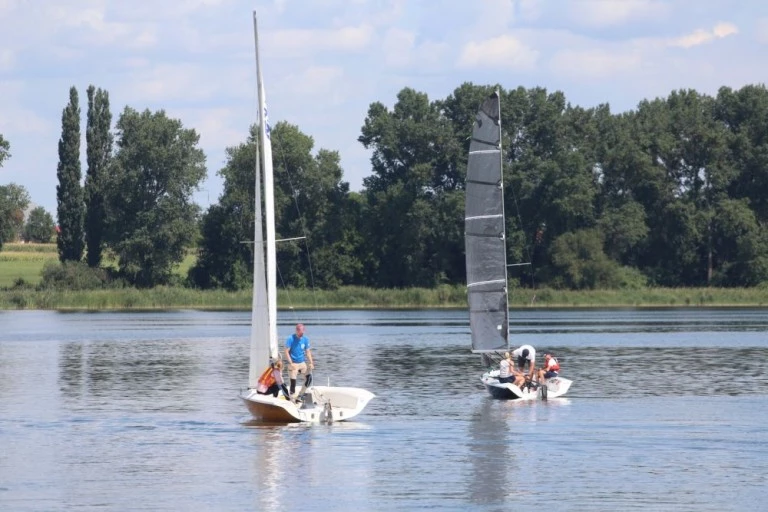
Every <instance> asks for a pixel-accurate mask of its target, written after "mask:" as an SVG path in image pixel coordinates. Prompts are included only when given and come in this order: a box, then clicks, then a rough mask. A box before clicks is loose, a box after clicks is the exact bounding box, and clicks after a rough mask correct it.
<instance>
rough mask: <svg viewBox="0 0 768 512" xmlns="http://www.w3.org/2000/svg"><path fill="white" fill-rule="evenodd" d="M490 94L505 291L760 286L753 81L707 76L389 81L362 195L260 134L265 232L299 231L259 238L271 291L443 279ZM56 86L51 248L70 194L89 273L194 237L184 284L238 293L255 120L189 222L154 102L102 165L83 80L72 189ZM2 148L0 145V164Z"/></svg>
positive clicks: (1, 225) (162, 277) (188, 134)
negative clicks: (525, 82) (616, 89)
mask: <svg viewBox="0 0 768 512" xmlns="http://www.w3.org/2000/svg"><path fill="white" fill-rule="evenodd" d="M495 88H498V89H499V91H500V94H501V99H502V103H501V104H502V128H503V134H502V147H503V149H504V180H505V200H506V202H505V204H506V215H507V219H506V221H507V233H506V235H507V240H508V244H507V247H508V255H507V256H508V257H507V259H508V262H509V263H510V264H514V263H530V265H522V266H513V267H510V269H511V270H510V284H511V285H512V286H536V287H540V286H548V287H550V288H560V289H583V290H588V289H595V288H639V287H645V286H666V287H697V286H705V285H709V286H728V287H744V286H756V285H761V284H762V285H766V283H768V231H767V230H766V227H765V226H766V223H767V222H768V90H766V87H765V86H762V85H749V86H745V87H743V88H741V89H738V90H733V89H731V88H728V87H723V88H721V89H720V91H719V92H718V93H717V95H716V96H714V97H712V96H708V95H704V94H701V93H698V92H697V91H693V90H679V91H673V92H671V93H670V94H669V95H668V96H667V97H665V98H655V99H649V100H645V101H642V102H640V103H639V104H638V105H637V107H636V108H635V109H634V110H631V111H629V112H624V113H620V114H613V113H611V111H610V108H609V106H608V105H599V106H597V107H593V108H586V109H585V108H582V107H578V106H574V105H571V104H570V103H569V102H568V101H567V99H566V97H565V95H564V94H563V93H562V92H559V91H555V92H549V91H547V90H545V89H543V88H538V87H537V88H531V89H526V88H523V87H518V88H516V89H511V90H505V89H504V88H502V87H500V86H495V87H493V86H487V85H484V86H478V85H474V84H471V83H465V84H462V85H461V86H460V87H458V88H456V89H455V90H454V91H453V92H452V93H451V94H450V95H448V96H447V97H446V98H444V99H432V100H431V99H430V98H429V97H428V96H427V95H426V94H425V93H422V92H419V91H416V90H413V89H411V88H404V89H403V90H401V91H400V92H399V94H398V95H397V97H396V99H395V101H394V104H393V105H392V106H391V107H388V106H387V105H385V104H384V103H382V102H374V103H372V104H371V105H370V106H369V109H368V113H367V116H366V118H365V119H364V121H363V124H362V128H361V132H360V137H359V139H358V140H359V142H360V143H361V144H362V146H363V147H364V148H365V149H367V150H368V151H370V152H371V172H370V174H369V175H368V176H367V177H366V178H365V179H364V182H363V183H364V189H363V190H362V191H361V192H351V191H350V190H349V185H348V183H346V182H345V181H343V173H342V168H341V163H340V155H339V154H338V153H337V152H335V151H329V150H326V149H322V148H320V149H317V150H316V149H315V147H314V140H313V139H312V137H310V136H308V135H306V134H304V133H302V132H301V130H300V129H299V128H298V127H297V126H294V125H291V124H288V123H286V122H280V123H277V124H276V125H275V126H274V127H273V128H272V130H271V140H272V146H273V155H274V158H273V162H274V167H275V205H276V212H275V216H276V228H277V238H278V239H279V240H280V239H287V238H295V237H299V238H301V237H303V238H301V239H300V240H294V241H288V242H281V243H279V244H278V255H277V256H278V266H279V272H280V273H279V280H280V282H281V284H282V285H287V286H289V287H303V286H305V285H308V284H313V285H314V286H318V287H323V288H334V287H338V286H342V285H364V286H369V287H375V288H401V287H414V286H420V287H429V288H434V287H436V286H439V285H441V284H447V285H456V284H459V285H460V284H462V283H463V282H464V278H465V276H464V274H465V271H464V239H463V238H464V237H463V225H464V223H463V216H464V179H465V175H466V162H467V150H468V147H469V138H470V136H471V129H472V123H473V121H474V118H475V115H476V110H477V107H478V105H479V104H480V103H481V102H482V100H483V99H484V97H485V96H486V95H487V94H488V93H489V92H490V91H491V90H493V89H495ZM70 95H71V96H70V104H69V105H68V106H67V108H66V109H65V110H64V114H63V116H62V138H61V141H60V143H59V155H60V163H59V187H57V193H58V199H59V212H58V213H59V222H60V225H61V228H62V235H60V236H59V248H60V253H61V254H62V259H65V258H64V254H65V250H66V255H67V257H68V258H69V259H79V258H80V257H81V255H82V242H83V236H82V228H80V231H79V233H80V234H79V235H76V234H77V233H78V230H77V229H78V226H82V216H80V217H78V215H81V214H79V213H78V211H82V210H78V206H77V205H80V206H81V207H82V205H84V204H87V210H88V222H87V226H88V227H87V228H86V232H87V239H88V256H89V263H90V264H92V265H95V266H98V265H99V263H98V262H99V261H100V260H101V251H102V249H105V250H108V251H110V253H111V254H113V255H114V256H115V257H116V259H117V261H118V267H119V268H118V270H119V274H120V276H122V277H123V278H124V279H125V280H126V281H127V282H128V283H129V284H133V285H137V286H140V287H149V286H154V285H157V284H165V283H168V282H170V281H171V276H172V272H171V271H172V269H173V268H174V266H175V265H177V264H178V263H179V262H180V261H181V259H182V257H183V255H184V254H185V251H187V250H188V249H189V248H190V247H191V246H192V244H193V242H194V239H195V237H196V236H199V237H200V243H199V248H198V249H199V253H198V259H197V264H196V265H195V266H194V267H193V268H192V269H191V271H190V273H189V278H190V281H191V283H192V284H193V285H195V286H197V287H201V288H226V289H231V290H238V289H246V288H248V287H249V286H250V282H251V275H252V266H253V256H252V254H253V243H254V241H253V237H254V235H253V234H254V212H253V203H254V201H253V200H254V168H255V161H254V158H255V154H256V152H255V142H254V141H255V131H253V130H252V131H251V133H250V136H249V137H248V138H247V139H246V140H245V141H244V142H243V143H241V144H239V145H237V146H234V147H231V148H228V150H227V161H226V164H225V166H224V168H223V169H221V170H220V171H219V173H220V175H221V176H222V178H223V180H224V190H223V193H222V195H221V197H220V198H219V201H218V203H217V204H214V205H212V206H211V207H210V208H209V209H208V210H207V212H205V214H204V215H203V216H202V218H201V219H199V223H198V211H197V208H196V206H195V205H194V204H192V202H191V193H192V191H193V190H194V189H195V188H196V187H197V186H198V184H199V183H200V181H201V180H202V178H203V177H204V176H205V172H206V170H205V166H204V155H203V153H202V151H201V150H200V149H198V147H197V144H198V135H197V134H196V133H195V132H194V131H193V130H189V129H185V128H184V127H183V126H182V125H181V123H180V122H179V121H178V120H174V119H169V118H168V117H167V116H166V115H165V113H164V112H163V111H160V112H157V113H151V112H149V111H145V112H143V113H139V112H137V111H135V110H133V109H131V108H128V107H126V109H125V110H124V111H123V113H122V115H121V116H120V119H119V120H118V123H117V126H116V129H117V133H116V135H117V136H116V153H115V155H114V157H113V158H110V152H111V149H112V139H111V137H112V136H111V135H110V132H109V124H110V119H111V115H110V114H109V102H108V96H107V94H106V92H105V91H101V90H100V89H99V90H95V89H94V88H93V87H91V88H89V90H88V98H89V107H88V128H87V133H86V138H87V142H88V176H87V177H86V187H85V188H86V198H85V200H84V199H83V195H82V192H81V191H80V189H79V188H78V187H79V179H80V177H79V176H80V175H79V172H80V168H79V162H77V156H78V153H77V151H79V124H78V123H79V108H78V107H77V92H76V91H75V90H74V88H73V89H72V90H71V91H70ZM7 155H8V144H7V142H6V141H4V140H3V139H2V138H1V137H0V164H1V163H2V160H3V159H4V158H7ZM76 185H77V186H76ZM78 194H79V195H78ZM9 197H10V196H9V194H8V190H7V189H3V188H0V244H2V240H3V239H2V238H1V237H2V236H6V237H7V236H9V235H8V234H9V233H11V232H12V231H14V230H15V232H16V233H18V230H19V227H18V226H16V225H13V226H15V227H11V226H12V222H13V219H14V218H18V215H19V211H20V209H21V211H23V209H24V208H26V204H24V206H23V207H22V206H20V204H21V203H20V202H19V201H16V202H13V201H11V200H9ZM27 200H28V199H27ZM102 208H103V210H102ZM14 216H15V217H14ZM78 219H80V221H78ZM17 220H18V219H17ZM78 222H80V224H78ZM102 229H103V235H100V233H101V231H100V230H102ZM78 241H79V243H80V244H81V245H80V246H79V247H80V249H79V251H80V252H77V250H78Z"/></svg>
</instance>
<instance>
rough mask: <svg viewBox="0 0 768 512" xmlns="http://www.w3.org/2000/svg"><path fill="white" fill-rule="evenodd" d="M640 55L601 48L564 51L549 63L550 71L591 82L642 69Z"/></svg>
mask: <svg viewBox="0 0 768 512" xmlns="http://www.w3.org/2000/svg"><path fill="white" fill-rule="evenodd" d="M642 62H643V58H642V55H641V53H639V52H637V51H632V50H625V49H614V50H613V51H610V50H605V49H601V48H589V49H588V48H583V49H566V50H563V51H561V52H558V53H556V54H555V55H554V56H553V57H552V60H551V61H550V66H551V69H552V70H553V71H554V72H555V73H558V74H564V75H565V76H567V77H569V78H574V79H580V80H586V81H592V80H597V79H603V78H606V77H612V76H615V75H617V74H618V73H632V72H633V71H639V70H640V68H641V67H642Z"/></svg>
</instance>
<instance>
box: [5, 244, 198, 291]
mask: <svg viewBox="0 0 768 512" xmlns="http://www.w3.org/2000/svg"><path fill="white" fill-rule="evenodd" d="M57 261H59V253H58V249H57V248H56V244H22V243H10V244H4V245H3V250H2V252H0V289H2V288H9V287H11V286H13V284H14V283H15V282H16V281H17V280H19V279H22V280H24V282H26V283H30V284H32V285H38V284H39V283H40V279H41V273H42V271H43V267H44V266H45V264H46V263H48V262H54V263H55V262H57ZM194 263H195V255H194V254H193V253H190V254H188V255H187V256H186V257H185V258H184V261H182V262H181V264H179V266H178V267H177V268H176V269H174V272H175V273H177V274H179V275H181V276H186V275H187V271H188V270H189V269H190V268H191V267H192V265H194ZM104 265H105V266H110V265H111V266H113V267H116V266H117V265H116V262H115V261H114V260H110V259H109V258H108V257H107V258H106V260H105V261H104Z"/></svg>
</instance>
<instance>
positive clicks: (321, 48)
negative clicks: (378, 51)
mask: <svg viewBox="0 0 768 512" xmlns="http://www.w3.org/2000/svg"><path fill="white" fill-rule="evenodd" d="M373 35H374V30H373V27H372V26H371V25H367V24H363V25H360V26H357V27H341V28H338V29H294V30H276V31H274V32H270V33H268V34H266V35H265V36H264V39H265V41H266V43H267V44H268V45H269V47H270V48H272V51H273V52H275V54H279V55H281V56H307V55H311V54H315V53H318V52H329V51H339V52H353V53H359V52H363V51H365V49H366V48H367V47H368V46H369V44H370V43H371V41H372V39H373ZM259 39H261V37H259Z"/></svg>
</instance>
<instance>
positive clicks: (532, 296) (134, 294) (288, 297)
mask: <svg viewBox="0 0 768 512" xmlns="http://www.w3.org/2000/svg"><path fill="white" fill-rule="evenodd" d="M278 303H279V304H280V307H281V308H288V307H293V308H297V309H331V308H344V309H355V308H360V309H362V308H381V309H386V308H391V309H396V308H460V309H464V308H466V307H467V302H466V292H465V289H464V287H463V286H441V287H438V288H436V289H424V288H410V289H404V290H374V289H371V288H362V287H344V288H339V289H338V290H332V291H330V290H328V291H327V290H318V291H314V292H312V291H307V290H293V291H286V290H281V291H279V292H278ZM510 306H511V307H512V308H531V307H539V308H556V307H566V308H582V307H583V308H589V307H601V308H611V307H715V306H758V307H765V306H768V290H766V289H755V288H738V289H733V288H703V289H693V288H649V289H644V290H632V291H629V290H595V291H567V290H549V289H542V290H536V291H535V292H534V291H531V290H514V291H513V292H512V293H511V294H510ZM250 307H251V293H250V291H241V292H226V291H221V290H215V291H201V290H190V289H187V288H169V287H158V288H154V289H151V290H135V289H116V290H91V291H51V290H47V291H37V290H29V289H18V290H13V289H9V290H0V309H82V310H100V309H243V310H246V309H250Z"/></svg>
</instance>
